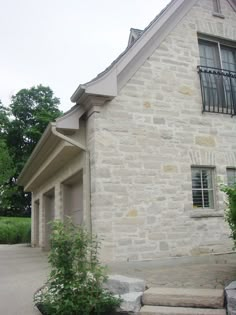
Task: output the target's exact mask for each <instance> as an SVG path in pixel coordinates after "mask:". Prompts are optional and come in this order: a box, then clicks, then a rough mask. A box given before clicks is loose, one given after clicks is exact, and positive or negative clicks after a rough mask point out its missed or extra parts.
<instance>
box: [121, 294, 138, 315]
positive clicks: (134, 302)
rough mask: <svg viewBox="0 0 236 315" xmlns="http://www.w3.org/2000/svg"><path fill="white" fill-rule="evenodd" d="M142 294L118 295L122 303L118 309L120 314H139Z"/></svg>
mask: <svg viewBox="0 0 236 315" xmlns="http://www.w3.org/2000/svg"><path fill="white" fill-rule="evenodd" d="M142 295H143V292H130V293H126V294H122V295H120V298H121V299H122V303H121V305H120V307H119V311H121V312H139V311H140V308H141V298H142Z"/></svg>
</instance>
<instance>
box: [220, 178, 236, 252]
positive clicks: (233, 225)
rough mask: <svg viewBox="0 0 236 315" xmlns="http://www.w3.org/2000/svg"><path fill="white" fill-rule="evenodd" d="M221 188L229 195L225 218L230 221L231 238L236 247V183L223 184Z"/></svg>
mask: <svg viewBox="0 0 236 315" xmlns="http://www.w3.org/2000/svg"><path fill="white" fill-rule="evenodd" d="M221 190H222V191H223V192H225V193H226V195H227V208H226V209H225V220H226V221H227V222H228V224H229V227H230V230H231V233H230V238H232V239H233V241H234V248H236V184H234V185H232V186H231V185H230V186H227V185H222V186H221Z"/></svg>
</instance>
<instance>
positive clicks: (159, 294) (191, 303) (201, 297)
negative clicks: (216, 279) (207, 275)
mask: <svg viewBox="0 0 236 315" xmlns="http://www.w3.org/2000/svg"><path fill="white" fill-rule="evenodd" d="M142 302H143V304H144V305H154V306H179V307H199V308H223V307H224V291H223V290H220V289H191V288H184V289H182V288H165V287H160V288H150V289H148V290H147V291H145V292H144V295H143V297H142Z"/></svg>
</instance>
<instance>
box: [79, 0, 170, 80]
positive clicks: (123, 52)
mask: <svg viewBox="0 0 236 315" xmlns="http://www.w3.org/2000/svg"><path fill="white" fill-rule="evenodd" d="M175 1H176V0H171V1H170V2H169V3H168V4H167V5H166V6H165V7H164V8H163V9H162V10H161V11H160V12H159V13H158V14H157V15H156V16H155V18H154V19H153V20H152V21H151V22H150V23H149V24H148V26H147V27H145V28H144V30H143V31H142V32H141V33H140V35H139V36H138V37H137V38H136V39H135V40H134V41H133V42H132V43H131V44H130V45H128V46H127V47H126V48H125V49H124V50H123V51H122V52H121V53H120V54H119V55H118V57H117V58H116V59H115V60H113V61H112V62H111V64H110V65H109V66H108V67H107V68H106V69H105V70H103V71H102V72H100V73H99V74H98V75H97V76H96V77H94V78H93V79H91V80H90V81H88V82H86V83H84V84H82V85H83V86H84V85H86V84H89V83H92V82H94V81H96V80H97V79H99V78H100V77H102V76H103V75H104V74H105V73H107V72H108V71H109V70H110V69H111V68H112V67H113V66H114V65H115V64H116V63H117V62H118V61H119V60H120V59H121V58H122V57H123V56H124V55H125V54H126V53H127V52H128V51H129V50H130V48H131V47H133V45H134V44H135V43H136V42H137V41H138V40H139V39H140V38H141V37H142V36H143V34H144V33H146V32H147V30H149V29H150V28H151V26H152V25H153V24H154V23H155V22H156V21H157V20H158V19H159V18H160V17H161V16H162V15H163V14H164V12H165V11H166V10H167V9H168V8H169V7H170V6H171V5H172V4H173V3H174V2H175ZM131 29H134V28H131ZM131 29H130V30H131ZM134 30H135V29H134ZM137 30H139V29H137ZM140 31H141V30H140Z"/></svg>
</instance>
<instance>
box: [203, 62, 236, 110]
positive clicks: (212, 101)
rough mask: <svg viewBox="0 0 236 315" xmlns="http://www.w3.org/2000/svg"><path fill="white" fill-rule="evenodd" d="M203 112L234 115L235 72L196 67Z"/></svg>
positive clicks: (235, 106) (235, 96) (235, 99)
mask: <svg viewBox="0 0 236 315" xmlns="http://www.w3.org/2000/svg"><path fill="white" fill-rule="evenodd" d="M198 73H199V76H200V83H201V92H202V103H203V108H202V111H203V112H212V113H221V114H230V115H232V116H233V115H236V72H234V71H228V70H224V69H218V68H211V67H204V66H198Z"/></svg>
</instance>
